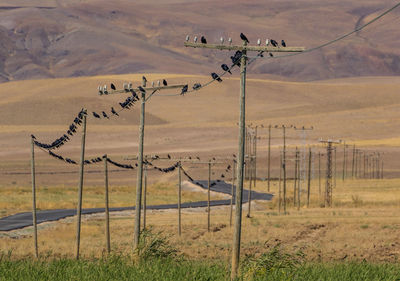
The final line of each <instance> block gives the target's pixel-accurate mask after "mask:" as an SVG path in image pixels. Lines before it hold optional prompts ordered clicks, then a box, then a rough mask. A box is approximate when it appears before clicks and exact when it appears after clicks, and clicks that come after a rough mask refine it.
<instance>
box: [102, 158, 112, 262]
mask: <svg viewBox="0 0 400 281" xmlns="http://www.w3.org/2000/svg"><path fill="white" fill-rule="evenodd" d="M103 162H104V208H105V215H106V247H107V253H108V254H110V252H111V243H110V210H109V203H108V201H109V200H108V165H107V162H108V161H107V154H106V155H104V156H103Z"/></svg>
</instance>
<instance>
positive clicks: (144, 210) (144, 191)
mask: <svg viewBox="0 0 400 281" xmlns="http://www.w3.org/2000/svg"><path fill="white" fill-rule="evenodd" d="M143 173H144V186H143V187H144V188H143V229H146V218H147V164H145V165H144V170H143Z"/></svg>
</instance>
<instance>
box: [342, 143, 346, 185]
mask: <svg viewBox="0 0 400 281" xmlns="http://www.w3.org/2000/svg"><path fill="white" fill-rule="evenodd" d="M345 177H346V142H345V141H344V142H343V173H342V180H343V181H344V179H345Z"/></svg>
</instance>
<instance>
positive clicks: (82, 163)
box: [75, 114, 86, 260]
mask: <svg viewBox="0 0 400 281" xmlns="http://www.w3.org/2000/svg"><path fill="white" fill-rule="evenodd" d="M82 121H83V122H82V142H81V159H80V162H79V187H78V207H77V210H76V254H75V258H76V259H77V260H78V259H79V248H80V242H81V214H82V191H83V167H84V166H85V140H86V114H85V115H83V120H82Z"/></svg>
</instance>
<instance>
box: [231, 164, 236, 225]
mask: <svg viewBox="0 0 400 281" xmlns="http://www.w3.org/2000/svg"><path fill="white" fill-rule="evenodd" d="M235 170H236V162H235V160H233V162H232V186H231V206H230V213H229V226H232V212H233V198H234V196H233V188H234V186H235Z"/></svg>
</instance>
